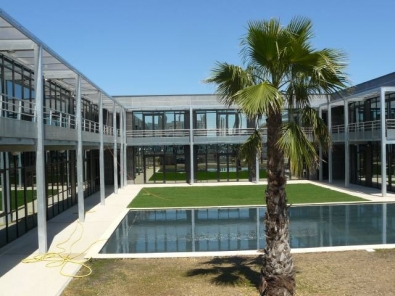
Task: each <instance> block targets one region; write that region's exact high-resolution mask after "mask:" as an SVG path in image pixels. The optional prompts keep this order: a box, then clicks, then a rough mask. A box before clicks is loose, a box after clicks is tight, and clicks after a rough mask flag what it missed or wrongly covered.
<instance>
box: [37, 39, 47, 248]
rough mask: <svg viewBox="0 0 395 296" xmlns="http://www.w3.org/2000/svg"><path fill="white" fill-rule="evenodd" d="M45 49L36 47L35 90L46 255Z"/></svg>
mask: <svg viewBox="0 0 395 296" xmlns="http://www.w3.org/2000/svg"><path fill="white" fill-rule="evenodd" d="M42 55H43V48H42V46H41V45H35V46H34V90H35V94H36V97H35V101H36V114H37V123H36V124H37V142H36V186H37V230H38V251H39V253H40V254H44V253H46V252H47V251H48V238H47V235H48V234H47V202H46V197H45V158H44V157H45V148H44V114H43V108H44V101H43V97H44V96H43V94H44V92H43V69H42Z"/></svg>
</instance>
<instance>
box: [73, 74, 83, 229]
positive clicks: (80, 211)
mask: <svg viewBox="0 0 395 296" xmlns="http://www.w3.org/2000/svg"><path fill="white" fill-rule="evenodd" d="M75 99H76V104H77V106H76V107H77V108H76V113H77V114H76V116H77V118H76V119H77V140H78V141H77V188H78V219H79V220H80V222H84V221H85V209H84V175H83V172H84V159H83V151H82V109H81V76H80V75H77V77H76V84H75Z"/></svg>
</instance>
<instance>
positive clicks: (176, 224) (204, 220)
mask: <svg viewBox="0 0 395 296" xmlns="http://www.w3.org/2000/svg"><path fill="white" fill-rule="evenodd" d="M265 211H266V208H265V207H238V208H206V209H202V208H199V209H167V210H130V211H129V212H128V214H127V215H126V216H125V217H124V219H123V220H122V221H121V222H120V224H119V225H118V227H117V228H116V230H115V231H114V232H113V234H112V235H111V237H110V239H109V240H108V241H107V242H106V244H105V245H104V247H103V248H102V250H101V251H100V253H102V254H120V253H128V254H131V253H167V252H207V251H241V250H258V249H262V248H264V247H265V234H264V224H263V218H264V214H265ZM289 211H290V212H289V214H290V221H291V223H290V243H291V247H292V248H313V247H330V246H351V245H372V244H390V243H395V204H392V203H380V204H371V203H364V204H347V205H345V204H341V205H339V204H338V205H316V206H292V207H291V208H290V210H289Z"/></svg>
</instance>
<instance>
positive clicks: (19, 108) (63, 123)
mask: <svg viewBox="0 0 395 296" xmlns="http://www.w3.org/2000/svg"><path fill="white" fill-rule="evenodd" d="M0 96H1V94H0ZM4 96H5V95H4V94H3V97H4ZM13 101H14V102H15V103H13V102H12V101H0V117H6V118H11V119H16V120H23V121H30V122H36V121H37V114H36V109H35V107H36V106H35V103H34V102H30V101H27V100H26V101H24V100H20V99H15V100H13ZM43 117H44V124H45V125H50V126H58V127H64V128H69V129H76V127H77V120H76V116H75V115H73V114H69V113H66V112H62V111H59V110H56V109H52V108H48V107H44V108H43ZM82 131H84V132H91V133H97V134H98V133H99V131H100V130H99V123H98V122H95V121H92V120H89V119H82ZM103 134H105V135H114V129H113V127H112V126H106V125H104V126H103ZM117 135H118V136H119V135H120V130H119V129H117Z"/></svg>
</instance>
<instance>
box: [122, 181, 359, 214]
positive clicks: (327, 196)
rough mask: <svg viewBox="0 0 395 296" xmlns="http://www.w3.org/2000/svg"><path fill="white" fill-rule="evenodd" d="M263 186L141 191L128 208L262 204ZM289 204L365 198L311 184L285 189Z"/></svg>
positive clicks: (163, 188)
mask: <svg viewBox="0 0 395 296" xmlns="http://www.w3.org/2000/svg"><path fill="white" fill-rule="evenodd" d="M265 188H266V185H233V186H202V187H200V186H199V187H154V188H143V189H141V191H140V192H139V193H138V195H137V196H136V197H135V198H134V199H133V201H132V202H131V203H130V204H129V207H130V208H162V207H208V206H242V205H265V198H264V196H265V194H264V193H265ZM286 192H287V198H288V202H289V203H290V204H296V203H298V204H299V203H302V204H303V203H326V202H358V201H364V199H362V198H359V197H355V196H352V195H349V194H345V193H342V192H338V191H335V190H331V189H328V188H323V187H320V186H316V185H313V184H290V185H287V187H286Z"/></svg>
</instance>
